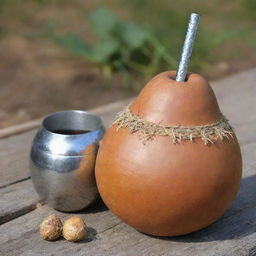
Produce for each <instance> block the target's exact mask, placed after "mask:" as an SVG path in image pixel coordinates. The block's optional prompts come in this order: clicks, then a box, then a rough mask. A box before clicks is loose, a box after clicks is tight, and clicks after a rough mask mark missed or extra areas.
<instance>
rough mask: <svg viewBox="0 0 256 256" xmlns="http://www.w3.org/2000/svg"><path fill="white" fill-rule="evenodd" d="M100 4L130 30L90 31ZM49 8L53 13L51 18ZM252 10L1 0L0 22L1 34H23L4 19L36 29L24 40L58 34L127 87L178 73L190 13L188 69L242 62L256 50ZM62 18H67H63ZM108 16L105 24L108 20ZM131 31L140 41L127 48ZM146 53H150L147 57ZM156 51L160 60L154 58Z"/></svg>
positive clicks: (228, 4)
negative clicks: (194, 30) (195, 20)
mask: <svg viewBox="0 0 256 256" xmlns="http://www.w3.org/2000/svg"><path fill="white" fill-rule="evenodd" d="M25 2H26V3H25ZM103 5H104V6H106V7H107V8H108V9H109V10H110V12H111V13H113V14H115V15H112V18H113V16H115V17H116V18H115V22H116V23H117V24H116V27H122V26H123V27H127V26H130V25H127V24H133V25H132V27H133V29H132V28H131V29H130V30H129V29H128V30H126V32H124V31H122V30H120V29H113V31H108V32H109V33H106V34H105V35H104V36H103V37H102V36H99V34H97V28H96V31H95V27H93V26H92V27H90V24H89V23H90V15H89V13H91V12H92V11H93V10H95V9H97V8H99V7H102V6H103ZM52 9H54V12H52V14H51V10H52ZM255 10H256V1H255V0H226V1H223V0H212V1H205V0H194V1H187V0H180V1H169V0H158V1H148V0H133V1H126V0H111V1H110V0H105V1H93V0H91V1H79V0H73V1H72V2H71V1H68V0H51V1H50V0H28V1H19V0H0V15H1V16H2V17H4V18H5V23H6V28H5V24H4V23H3V22H1V23H2V28H1V27H0V33H1V35H2V34H4V35H5V33H9V32H11V33H18V34H20V33H22V32H21V31H24V30H22V29H19V30H18V29H17V31H15V28H14V26H13V27H11V29H9V27H8V25H9V23H8V19H9V21H10V24H11V23H12V22H16V23H19V22H20V23H21V24H23V26H24V27H26V28H28V27H29V26H31V27H33V26H35V28H33V29H30V30H29V29H28V30H29V32H27V31H26V32H24V34H25V36H28V35H29V37H30V38H33V39H34V40H37V39H38V40H41V39H42V37H44V40H52V39H53V38H54V40H55V41H56V35H58V38H57V42H58V44H59V45H60V46H61V47H65V48H67V49H68V50H69V51H71V52H73V53H74V54H76V55H79V56H80V57H82V58H85V59H86V60H88V61H91V62H92V63H94V64H95V65H96V66H99V67H100V69H101V70H102V74H105V76H106V77H107V76H109V74H111V75H112V74H113V72H114V73H115V72H116V73H119V74H121V75H122V76H123V78H124V80H127V81H128V83H129V84H131V83H130V80H131V77H132V78H135V80H136V79H138V80H142V79H148V77H150V76H152V75H154V74H155V73H158V72H160V71H163V70H167V69H177V63H178V60H179V58H180V53H181V49H182V44H183V40H184V36H185V31H186V28H187V23H188V18H189V14H190V13H191V12H198V13H200V14H202V21H201V24H200V30H199V34H198V37H197V40H196V43H195V47H194V51H193V55H192V59H191V63H190V66H189V69H190V70H193V71H194V72H199V73H202V74H207V72H208V70H209V69H211V67H212V65H215V64H216V63H218V62H222V61H224V62H230V63H231V62H232V61H234V60H235V59H239V58H244V55H243V49H244V48H246V49H249V50H252V51H253V50H254V47H256V31H255V20H256V11H255ZM48 12H49V14H48ZM42 13H47V15H45V18H42V17H41V16H43V15H42ZM66 13H70V16H67V17H66V16H65V15H66ZM103 16H104V15H103ZM110 16H111V15H110ZM110 16H109V18H108V19H109V20H108V21H110V20H111V19H112V18H111V17H110ZM38 17H39V18H38ZM38 19H39V21H38ZM97 19H98V20H99V24H98V25H99V28H100V27H101V24H102V25H103V27H104V26H106V24H107V22H108V21H107V20H106V19H104V17H102V18H100V16H98V18H97ZM35 20H36V21H37V23H35ZM131 21H132V22H131ZM34 23H35V24H36V25H34ZM70 31H71V32H72V33H70ZM129 31H131V33H130V35H129V36H128V37H130V39H131V40H130V41H133V40H135V39H136V38H137V37H138V38H139V37H140V36H141V37H142V39H141V41H140V43H139V45H138V46H137V47H130V45H129V39H128V41H127V40H126V42H125V40H124V37H125V34H129ZM95 32H96V33H95ZM60 35H61V36H60ZM143 35H147V36H143ZM148 35H150V36H148ZM135 41H136V40H135ZM102 42H103V43H102ZM127 42H128V43H127ZM237 47H241V48H237ZM159 49H160V50H159ZM161 49H162V50H161ZM145 51H146V52H150V54H146V55H147V56H146V55H145ZM161 51H163V52H164V56H163V54H162V53H161ZM154 52H158V53H161V54H162V56H161V57H160V58H159V57H158V58H156V57H155V55H154ZM136 54H137V56H141V58H140V59H139V60H136V61H135V62H131V58H130V57H131V56H134V55H136ZM161 54H160V55H161ZM127 56H129V57H127ZM145 59H146V61H145ZM141 60H144V61H141ZM168 60H169V61H168ZM141 62H142V63H141ZM141 64H142V65H141ZM133 80H134V79H133ZM142 84H143V83H142Z"/></svg>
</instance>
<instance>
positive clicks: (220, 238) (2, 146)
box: [0, 69, 256, 256]
mask: <svg viewBox="0 0 256 256" xmlns="http://www.w3.org/2000/svg"><path fill="white" fill-rule="evenodd" d="M255 81H256V69H253V70H249V71H246V72H243V73H240V74H237V75H234V76H231V77H229V78H226V79H222V80H219V81H216V82H214V83H212V86H213V88H214V90H215V93H216V95H217V98H218V101H219V105H220V107H221V109H222V111H223V113H224V114H225V115H226V116H227V117H228V118H229V120H230V122H231V124H232V125H233V127H234V128H235V131H236V133H237V135H238V138H239V141H240V144H241V150H242V154H243V162H244V172H243V180H242V184H241V189H240V192H239V195H238V197H237V199H236V201H235V202H234V203H233V205H232V207H231V209H230V210H228V211H227V213H226V214H225V215H224V216H223V217H222V218H221V219H220V220H219V221H217V222H216V223H214V224H213V225H211V226H209V227H207V228H205V229H203V230H201V231H199V232H195V233H193V234H190V235H186V236H182V237H175V238H165V239H161V238H157V237H151V236H147V235H144V234H141V233H139V232H137V231H135V230H134V229H132V228H131V227H129V226H127V225H126V224H124V223H122V222H121V221H120V220H119V219H118V218H117V217H115V216H114V215H113V214H112V213H111V212H110V211H108V210H107V208H106V207H105V206H104V205H103V204H99V205H97V206H95V207H94V208H91V209H89V210H87V211H84V212H80V213H79V214H78V215H81V216H83V218H84V219H85V220H86V222H87V224H88V226H89V227H90V237H89V239H88V240H87V241H84V242H79V243H70V242H67V241H65V240H64V239H60V240H58V241H56V242H47V241H44V240H42V239H40V237H39V234H38V226H39V223H40V222H41V220H42V219H43V218H44V217H46V216H48V215H49V214H50V213H53V212H56V211H54V210H53V209H51V208H50V207H49V206H48V205H43V204H40V203H39V199H38V196H37V194H36V192H35V191H34V188H33V186H32V184H31V180H30V177H29V170H28V159H29V149H30V145H31V141H32V139H33V136H34V134H35V131H36V129H33V130H30V131H26V132H25V130H26V129H31V128H33V127H36V126H38V124H39V123H40V120H37V121H33V122H30V123H28V124H25V125H21V126H16V127H11V128H8V129H5V130H2V131H0V136H2V137H4V138H2V139H0V224H1V226H0V255H4V256H7V255H8V256H11V255H33V256H35V255H93V256H96V255H129V256H142V255H145V256H151V255H152V256H153V255H182V256H186V255H195V256H200V255H207V256H212V255H232V256H234V255H239V256H243V255H256V113H255V112H256V82H255ZM128 102H129V100H124V101H120V102H116V103H112V104H110V105H106V106H104V107H101V108H98V109H95V110H93V111H94V112H95V113H98V114H100V115H101V116H102V118H103V120H104V122H105V124H106V125H109V124H110V123H111V121H112V120H113V119H114V116H115V114H116V112H117V111H119V110H121V109H122V108H123V107H124V106H125V105H126V104H127V103H128ZM17 132H22V133H20V134H16V135H14V134H15V133H17ZM206 171H207V170H206ZM58 214H59V215H60V216H62V217H63V218H65V217H67V216H68V215H69V214H64V213H60V212H58Z"/></svg>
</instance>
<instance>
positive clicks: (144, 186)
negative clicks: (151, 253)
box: [96, 71, 242, 236]
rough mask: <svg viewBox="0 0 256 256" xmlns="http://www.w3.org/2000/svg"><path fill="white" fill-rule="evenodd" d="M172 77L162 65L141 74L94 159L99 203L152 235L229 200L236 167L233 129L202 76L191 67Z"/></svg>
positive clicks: (189, 226) (215, 213) (209, 219)
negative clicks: (145, 76)
mask: <svg viewBox="0 0 256 256" xmlns="http://www.w3.org/2000/svg"><path fill="white" fill-rule="evenodd" d="M175 77H176V72H175V71H168V72H164V73H161V74H159V75H157V76H156V77H154V78H153V79H152V80H151V81H149V82H148V84H147V85H146V86H145V87H144V88H143V89H142V91H141V92H140V94H139V96H138V97H137V98H136V100H135V101H134V102H133V103H132V104H131V105H130V106H129V107H128V109H126V111H125V112H123V113H122V114H121V116H119V119H118V120H117V121H116V122H115V123H114V124H113V125H112V126H111V127H110V128H109V129H108V131H107V132H106V135H105V137H104V139H103V141H102V143H101V146H100V149H99V152H98V156H97V160H96V181H97V186H98V189H99V192H100V194H101V197H102V198H103V200H104V202H105V203H106V205H107V206H108V207H109V208H110V210H111V211H112V212H113V213H115V214H116V215H117V216H118V217H119V218H120V219H121V220H123V221H124V222H125V223H127V224H129V225H130V226H132V227H134V228H135V229H137V230H139V231H141V232H144V233H147V234H152V235H156V236H177V235H183V234H187V233H190V232H193V231H196V230H199V229H201V228H203V227H206V226H207V225H209V224H211V223H213V222H214V221H216V220H217V219H218V218H219V217H221V216H222V215H223V214H224V212H225V211H226V210H227V209H228V208H229V207H230V205H231V202H232V201H233V200H234V198H235V196H236V194H237V192H238V189H239V184H240V180H241V172H242V160H241V153H240V148H239V144H238V142H237V139H236V136H235V134H234V132H233V130H232V128H231V127H229V124H228V123H227V120H226V119H225V118H224V117H223V115H222V113H221V111H220V109H219V106H218V103H217V100H216V97H215V95H214V92H213V90H212V89H211V87H210V85H209V84H208V82H207V81H206V80H205V79H204V78H203V77H202V76H200V75H198V74H194V73H192V74H189V75H188V77H187V80H186V81H185V82H176V81H175ZM129 118H130V119H129ZM212 124H215V125H212ZM151 128H152V129H151ZM160 128H161V129H162V130H161V131H159V129H160ZM165 131H166V132H165Z"/></svg>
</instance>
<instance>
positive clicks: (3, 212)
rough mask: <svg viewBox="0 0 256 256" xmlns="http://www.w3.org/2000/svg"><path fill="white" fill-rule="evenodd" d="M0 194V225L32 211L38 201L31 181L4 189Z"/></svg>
mask: <svg viewBox="0 0 256 256" xmlns="http://www.w3.org/2000/svg"><path fill="white" fill-rule="evenodd" d="M0 194H1V197H0V224H2V223H4V222H7V221H9V220H11V219H14V218H17V217H19V216H20V215H23V214H26V213H27V212H30V211H32V210H34V209H35V208H36V205H37V203H38V201H39V199H38V196H37V194H36V193H35V190H34V188H33V186H32V183H31V180H27V181H24V182H19V183H17V184H14V185H10V186H8V187H5V188H3V189H1V190H0Z"/></svg>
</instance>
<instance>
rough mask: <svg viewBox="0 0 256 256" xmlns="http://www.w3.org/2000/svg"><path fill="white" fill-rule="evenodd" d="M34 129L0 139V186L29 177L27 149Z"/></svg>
mask: <svg viewBox="0 0 256 256" xmlns="http://www.w3.org/2000/svg"><path fill="white" fill-rule="evenodd" d="M34 134H35V131H30V132H27V133H25V134H22V135H21V136H13V137H10V138H7V139H4V140H0V159H1V164H0V188H1V187H4V186H7V185H9V184H12V183H15V182H18V181H20V180H24V179H27V178H28V177H29V170H28V162H29V158H28V155H29V150H30V146H31V143H32V140H33V137H34Z"/></svg>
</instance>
